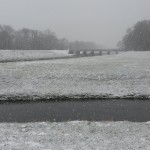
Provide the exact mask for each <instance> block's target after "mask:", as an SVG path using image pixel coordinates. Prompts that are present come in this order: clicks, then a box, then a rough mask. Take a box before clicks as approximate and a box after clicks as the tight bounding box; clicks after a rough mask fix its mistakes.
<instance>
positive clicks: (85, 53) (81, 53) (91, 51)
mask: <svg viewBox="0 0 150 150" xmlns="http://www.w3.org/2000/svg"><path fill="white" fill-rule="evenodd" d="M125 51H126V50H120V49H82V50H69V54H75V55H76V56H100V55H103V54H105V55H106V54H107V55H110V54H118V53H120V52H125Z"/></svg>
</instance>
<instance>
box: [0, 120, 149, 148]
mask: <svg viewBox="0 0 150 150" xmlns="http://www.w3.org/2000/svg"><path fill="white" fill-rule="evenodd" d="M0 149H2V150H12V149H14V150H27V149H28V150H149V149H150V123H149V122H147V123H130V122H86V121H85V122H78V121H76V122H66V123H50V122H47V123H27V124H16V123H12V124H7V123H2V124H0Z"/></svg>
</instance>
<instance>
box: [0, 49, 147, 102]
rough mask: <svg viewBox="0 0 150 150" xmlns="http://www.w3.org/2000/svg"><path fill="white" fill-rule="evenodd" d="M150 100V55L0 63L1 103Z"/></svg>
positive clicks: (135, 54) (137, 53)
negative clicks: (106, 99)
mask: <svg viewBox="0 0 150 150" xmlns="http://www.w3.org/2000/svg"><path fill="white" fill-rule="evenodd" d="M70 98H75V99H88V98H89V99H93V98H97V99H101V98H141V99H145V98H148V99H150V52H126V53H120V54H118V55H105V56H95V57H82V58H74V59H59V60H58V59H57V60H44V61H35V62H13V63H0V100H37V99H50V100H52V99H57V100H59V99H70Z"/></svg>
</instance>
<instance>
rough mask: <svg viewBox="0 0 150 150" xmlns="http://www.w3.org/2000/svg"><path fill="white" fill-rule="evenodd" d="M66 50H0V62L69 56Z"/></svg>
mask: <svg viewBox="0 0 150 150" xmlns="http://www.w3.org/2000/svg"><path fill="white" fill-rule="evenodd" d="M68 52H69V51H68V50H0V62H11V61H22V60H39V59H51V58H62V57H69V56H71V55H70V54H68Z"/></svg>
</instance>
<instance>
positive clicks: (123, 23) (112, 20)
mask: <svg viewBox="0 0 150 150" xmlns="http://www.w3.org/2000/svg"><path fill="white" fill-rule="evenodd" d="M144 19H150V0H0V23H1V24H7V25H11V26H13V27H14V28H15V29H19V28H22V27H27V28H33V29H40V30H44V29H47V28H49V29H51V30H52V31H54V32H55V33H56V35H57V36H58V37H60V38H61V37H65V38H67V39H69V40H71V41H74V40H84V41H93V42H96V43H98V44H100V45H103V46H105V47H109V48H112V47H115V46H116V43H117V42H118V41H119V40H120V39H121V38H122V36H123V35H124V34H125V32H126V29H127V28H129V27H130V26H132V25H133V24H135V23H136V22H137V21H140V20H144Z"/></svg>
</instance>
